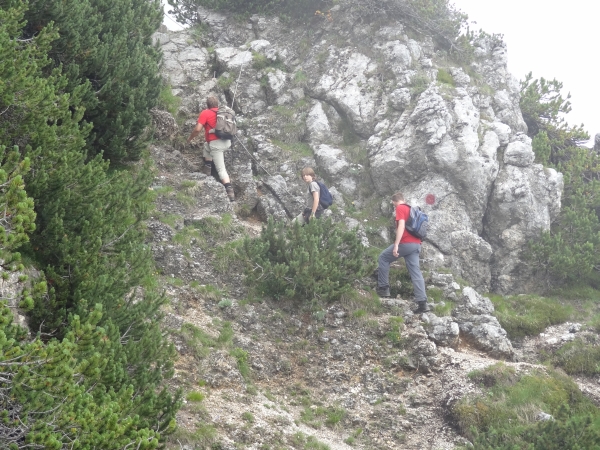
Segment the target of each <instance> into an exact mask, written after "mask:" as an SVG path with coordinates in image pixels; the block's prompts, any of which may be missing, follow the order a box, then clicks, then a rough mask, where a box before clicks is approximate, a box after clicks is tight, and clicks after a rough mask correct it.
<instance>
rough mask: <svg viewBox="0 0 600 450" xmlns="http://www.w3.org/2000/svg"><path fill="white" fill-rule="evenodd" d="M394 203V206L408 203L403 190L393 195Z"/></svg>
mask: <svg viewBox="0 0 600 450" xmlns="http://www.w3.org/2000/svg"><path fill="white" fill-rule="evenodd" d="M392 203H393V204H394V206H398V205H401V204H402V203H406V200H404V195H403V194H402V193H401V192H396V193H395V194H394V195H392Z"/></svg>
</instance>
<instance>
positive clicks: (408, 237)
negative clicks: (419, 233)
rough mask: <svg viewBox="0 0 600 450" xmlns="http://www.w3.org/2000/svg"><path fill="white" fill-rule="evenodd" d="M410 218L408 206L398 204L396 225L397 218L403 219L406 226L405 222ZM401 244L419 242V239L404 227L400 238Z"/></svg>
mask: <svg viewBox="0 0 600 450" xmlns="http://www.w3.org/2000/svg"><path fill="white" fill-rule="evenodd" d="M408 219H410V206H408V205H406V204H404V203H403V204H400V205H398V206H397V207H396V226H398V221H399V220H404V224H405V226H406V222H408ZM400 243H401V244H420V243H421V239H419V238H418V237H415V236H413V235H412V234H410V233H409V232H408V231H407V230H406V228H405V229H404V234H403V235H402V239H400Z"/></svg>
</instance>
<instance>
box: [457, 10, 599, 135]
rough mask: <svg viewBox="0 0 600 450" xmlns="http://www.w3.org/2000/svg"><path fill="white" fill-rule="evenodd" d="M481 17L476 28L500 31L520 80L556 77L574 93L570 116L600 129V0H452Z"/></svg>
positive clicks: (587, 126) (471, 17) (473, 17)
mask: <svg viewBox="0 0 600 450" xmlns="http://www.w3.org/2000/svg"><path fill="white" fill-rule="evenodd" d="M453 3H454V4H455V5H456V6H457V7H458V8H459V9H460V10H462V11H463V12H465V13H467V14H468V15H469V20H470V21H476V22H477V24H476V25H474V26H472V28H473V29H475V30H477V29H479V28H482V29H484V30H485V31H487V32H488V33H501V34H503V35H504V41H505V42H506V44H507V46H508V68H509V70H510V71H511V73H512V74H513V75H514V76H516V77H517V78H518V79H519V80H521V79H523V78H524V77H525V75H526V74H527V73H528V72H533V76H534V78H539V77H544V78H547V79H553V78H556V79H557V80H559V81H561V82H562V83H563V86H564V93H565V94H567V93H568V92H570V93H571V103H572V108H573V109H572V111H571V112H570V113H569V114H568V115H567V117H566V118H567V121H568V122H569V123H570V124H572V125H579V124H581V123H583V124H584V126H585V129H586V130H587V131H588V133H590V135H591V136H592V138H593V136H594V135H595V134H596V133H600V114H599V111H600V70H599V69H600V50H599V46H600V27H599V26H598V24H599V22H600V2H599V1H598V0H569V1H560V2H559V1H557V0H549V1H548V0H502V1H490V0H453Z"/></svg>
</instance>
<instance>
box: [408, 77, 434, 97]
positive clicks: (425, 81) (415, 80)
mask: <svg viewBox="0 0 600 450" xmlns="http://www.w3.org/2000/svg"><path fill="white" fill-rule="evenodd" d="M430 83H431V82H430V81H429V78H427V76H425V75H423V74H418V75H415V76H414V77H412V78H411V80H410V83H409V85H410V95H411V97H412V98H415V97H418V96H419V95H421V94H422V93H423V92H425V90H426V89H427V88H428V87H429V84H430Z"/></svg>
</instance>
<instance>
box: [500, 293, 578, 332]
mask: <svg viewBox="0 0 600 450" xmlns="http://www.w3.org/2000/svg"><path fill="white" fill-rule="evenodd" d="M490 299H491V300H492V303H493V304H494V308H495V309H496V317H497V318H498V321H499V322H500V324H501V325H502V327H503V328H504V329H505V330H506V332H507V333H508V336H509V338H511V339H514V338H522V337H525V336H535V335H537V334H539V333H541V332H542V331H544V329H545V328H546V327H549V326H550V325H557V324H560V323H564V322H566V321H567V320H569V319H570V317H571V316H572V314H573V308H572V307H571V306H567V305H563V304H562V303H560V302H559V301H558V300H556V299H551V298H543V297H538V296H535V295H519V296H515V297H503V296H499V295H491V296H490Z"/></svg>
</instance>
